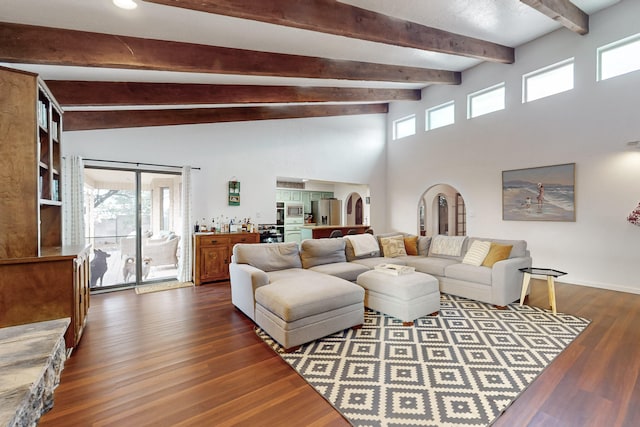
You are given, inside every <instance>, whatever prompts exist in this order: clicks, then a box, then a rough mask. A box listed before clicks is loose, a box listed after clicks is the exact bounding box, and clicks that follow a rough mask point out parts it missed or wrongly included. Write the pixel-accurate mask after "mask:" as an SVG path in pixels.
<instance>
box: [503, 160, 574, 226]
mask: <svg viewBox="0 0 640 427" xmlns="http://www.w3.org/2000/svg"><path fill="white" fill-rule="evenodd" d="M575 166H576V164H575V163H565V164H560V165H551V166H541V167H534V168H526V169H513V170H506V171H502V219H503V220H504V221H569V222H574V221H575V220H576V203H575V194H576V193H575Z"/></svg>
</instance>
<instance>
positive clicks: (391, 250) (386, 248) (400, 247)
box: [380, 235, 407, 258]
mask: <svg viewBox="0 0 640 427" xmlns="http://www.w3.org/2000/svg"><path fill="white" fill-rule="evenodd" d="M380 245H381V246H382V255H383V256H386V257H389V258H395V257H397V256H403V255H406V254H407V251H406V250H405V249H404V237H402V235H398V236H393V237H382V238H380Z"/></svg>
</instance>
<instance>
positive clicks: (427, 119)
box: [424, 100, 456, 132]
mask: <svg viewBox="0 0 640 427" xmlns="http://www.w3.org/2000/svg"><path fill="white" fill-rule="evenodd" d="M449 107H453V112H452V115H453V116H452V119H453V121H452V122H451V123H447V124H444V125H440V126H436V127H433V126H431V113H433V112H437V111H441V110H444V109H445V108H449ZM424 113H425V114H424V119H425V125H424V130H425V131H426V132H428V131H430V130H434V129H438V128H442V127H445V126H451V125H454V124H455V123H456V102H455V100H451V101H448V102H445V103H443V104H440V105H436V106H434V107H431V108H427V109H426V110H425V112H424Z"/></svg>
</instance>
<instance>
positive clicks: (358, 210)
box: [345, 193, 364, 225]
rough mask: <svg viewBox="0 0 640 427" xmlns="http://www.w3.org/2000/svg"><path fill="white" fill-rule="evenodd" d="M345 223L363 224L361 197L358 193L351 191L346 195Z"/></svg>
mask: <svg viewBox="0 0 640 427" xmlns="http://www.w3.org/2000/svg"><path fill="white" fill-rule="evenodd" d="M345 209H346V217H345V218H346V223H345V224H346V225H363V224H364V206H363V203H362V197H361V196H360V194H358V193H351V194H349V196H348V197H347V203H346V207H345Z"/></svg>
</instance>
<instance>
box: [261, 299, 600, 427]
mask: <svg viewBox="0 0 640 427" xmlns="http://www.w3.org/2000/svg"><path fill="white" fill-rule="evenodd" d="M589 323H590V321H589V320H586V319H582V318H579V317H576V316H571V315H566V314H562V313H558V314H557V315H554V314H553V313H551V312H550V311H547V310H543V309H540V308H537V307H530V306H526V305H525V306H522V307H520V305H518V304H511V305H509V306H507V309H506V310H497V309H496V308H495V307H493V306H492V305H490V304H485V303H481V302H477V301H471V300H467V299H464V298H460V297H455V296H451V295H446V294H442V295H441V309H440V314H439V315H438V316H426V317H421V318H420V319H417V321H416V322H415V324H414V326H412V327H406V326H402V322H401V321H399V320H397V319H395V318H393V317H390V316H386V315H384V314H381V313H379V312H376V311H372V310H369V309H366V310H365V321H364V326H363V327H362V329H358V330H353V329H347V330H344V331H342V332H339V333H336V334H334V335H331V336H328V337H325V338H323V339H320V340H317V341H314V342H311V343H308V344H305V345H303V346H302V347H300V348H299V349H298V350H297V351H295V352H292V353H284V352H283V350H282V348H281V347H280V346H279V345H278V343H276V342H275V341H273V340H272V339H271V338H270V337H269V336H268V335H267V334H266V333H265V332H264V331H262V330H261V329H259V328H257V329H256V333H257V334H258V335H259V336H260V337H261V338H262V339H263V340H264V341H265V342H266V343H267V344H269V345H270V346H271V347H272V348H273V349H274V350H275V351H276V352H277V353H278V354H279V355H280V356H281V357H282V358H283V359H284V360H285V361H286V362H287V363H289V364H290V365H291V366H292V367H293V368H294V369H295V370H296V371H297V372H298V373H299V374H300V375H301V376H302V377H303V378H304V379H305V380H306V381H307V382H308V383H309V384H310V385H311V386H313V387H314V388H315V390H316V391H317V392H318V393H320V394H321V395H322V396H323V397H324V398H325V399H326V400H327V401H328V402H329V403H331V404H332V405H333V406H334V408H336V410H338V411H339V412H340V413H341V414H342V415H343V416H344V417H345V418H346V419H347V420H348V421H349V422H350V423H351V424H352V425H354V426H363V427H364V426H429V427H435V426H438V427H441V426H452V427H454V426H488V425H491V424H492V423H493V422H494V421H495V420H496V419H497V418H498V417H499V416H500V414H501V413H502V412H503V411H504V410H505V409H506V408H507V407H508V406H509V405H510V404H511V402H513V401H514V400H515V399H516V398H517V397H518V395H519V394H520V393H522V391H524V390H525V388H527V386H528V385H529V384H531V382H533V380H534V379H535V378H536V377H537V376H538V375H539V374H540V373H541V372H542V371H543V370H544V368H545V367H547V366H548V365H549V363H550V362H551V361H552V360H553V359H554V358H555V357H556V356H557V355H558V354H560V352H561V351H562V350H564V349H565V348H566V347H567V346H568V345H569V344H570V343H571V341H573V340H574V339H575V338H576V337H577V336H578V335H579V334H580V333H581V332H582V331H583V330H584V329H585V328H586V327H587V326H588V325H589Z"/></svg>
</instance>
